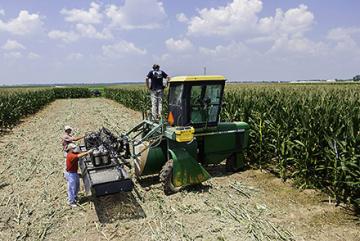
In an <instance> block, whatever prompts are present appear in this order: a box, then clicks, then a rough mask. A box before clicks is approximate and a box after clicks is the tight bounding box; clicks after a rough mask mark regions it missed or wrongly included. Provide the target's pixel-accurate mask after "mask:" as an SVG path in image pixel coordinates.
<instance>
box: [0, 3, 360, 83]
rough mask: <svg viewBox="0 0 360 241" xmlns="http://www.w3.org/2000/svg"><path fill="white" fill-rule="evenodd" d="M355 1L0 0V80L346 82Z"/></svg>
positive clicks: (354, 70) (352, 54)
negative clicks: (156, 75)
mask: <svg viewBox="0 0 360 241" xmlns="http://www.w3.org/2000/svg"><path fill="white" fill-rule="evenodd" d="M358 9H360V1H358V0H347V1H344V0H326V1H325V0H323V1H320V0H312V1H309V0H300V1H299V0H292V1H284V0H271V1H270V0H182V1H180V0H113V1H110V0H101V1H96V0H95V1H84V0H76V1H74V0H56V1H55V0H53V1H49V0H27V1H23V0H11V1H10V0H6V1H5V0H0V85H14V84H49V83H109V82H129V81H143V80H144V78H145V75H146V74H147V73H148V71H149V70H150V69H151V66H152V65H153V64H154V63H157V64H159V65H160V66H161V69H162V70H164V71H165V72H167V73H168V75H170V76H177V75H197V74H202V73H203V70H204V67H206V70H207V74H216V75H224V76H225V77H226V78H227V79H229V80H233V81H291V80H301V79H334V78H339V79H346V78H352V77H353V76H355V75H357V74H360V20H359V18H358V13H357V12H358Z"/></svg>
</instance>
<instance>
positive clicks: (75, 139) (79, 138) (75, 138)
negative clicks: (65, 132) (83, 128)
mask: <svg viewBox="0 0 360 241" xmlns="http://www.w3.org/2000/svg"><path fill="white" fill-rule="evenodd" d="M84 137H85V136H79V137H73V141H78V140H81V139H84Z"/></svg>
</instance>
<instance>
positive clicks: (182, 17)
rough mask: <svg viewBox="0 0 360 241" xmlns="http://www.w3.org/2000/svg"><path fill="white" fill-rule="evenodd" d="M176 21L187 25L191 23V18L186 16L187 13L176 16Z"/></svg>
mask: <svg viewBox="0 0 360 241" xmlns="http://www.w3.org/2000/svg"><path fill="white" fill-rule="evenodd" d="M176 19H177V21H179V22H180V23H187V22H188V21H189V18H188V17H187V16H186V15H185V13H179V14H176Z"/></svg>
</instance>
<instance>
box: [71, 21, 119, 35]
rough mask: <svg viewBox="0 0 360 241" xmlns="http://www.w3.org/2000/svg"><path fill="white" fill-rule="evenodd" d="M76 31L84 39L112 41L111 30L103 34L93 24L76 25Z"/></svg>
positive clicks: (104, 31)
mask: <svg viewBox="0 0 360 241" xmlns="http://www.w3.org/2000/svg"><path fill="white" fill-rule="evenodd" d="M76 30H77V32H78V33H79V34H80V36H82V37H86V38H94V39H111V38H112V34H111V32H110V31H109V30H107V29H105V30H103V32H98V31H97V30H96V28H95V27H94V26H93V25H91V24H81V23H78V24H76Z"/></svg>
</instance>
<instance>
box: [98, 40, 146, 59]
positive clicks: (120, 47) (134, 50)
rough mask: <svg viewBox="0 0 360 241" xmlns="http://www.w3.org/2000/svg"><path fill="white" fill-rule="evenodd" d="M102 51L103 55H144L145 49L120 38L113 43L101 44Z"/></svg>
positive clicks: (111, 56)
mask: <svg viewBox="0 0 360 241" xmlns="http://www.w3.org/2000/svg"><path fill="white" fill-rule="evenodd" d="M102 52H103V55H104V56H105V57H109V58H117V57H124V56H127V55H145V54H146V50H145V49H140V48H138V47H136V46H135V44H134V43H131V42H127V41H125V40H122V41H120V42H118V43H116V44H113V45H104V46H102Z"/></svg>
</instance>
